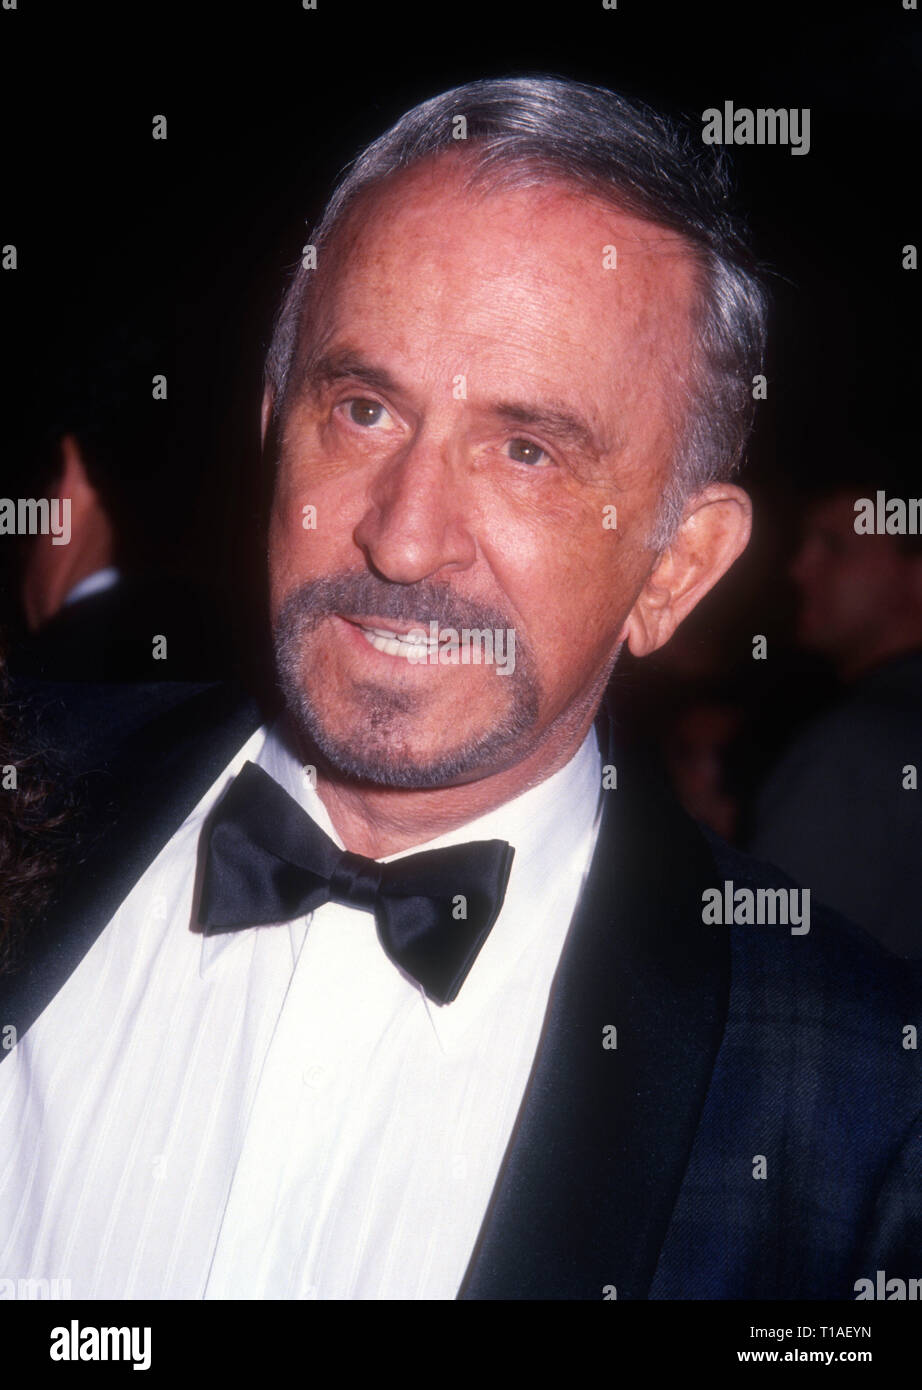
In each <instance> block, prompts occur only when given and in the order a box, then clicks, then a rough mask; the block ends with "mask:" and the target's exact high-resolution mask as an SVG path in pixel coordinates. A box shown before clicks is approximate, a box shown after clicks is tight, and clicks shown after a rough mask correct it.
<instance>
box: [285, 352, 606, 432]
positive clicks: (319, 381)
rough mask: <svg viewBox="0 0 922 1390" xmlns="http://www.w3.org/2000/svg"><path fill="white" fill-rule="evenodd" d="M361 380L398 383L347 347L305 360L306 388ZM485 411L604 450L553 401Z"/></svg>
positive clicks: (384, 387)
mask: <svg viewBox="0 0 922 1390" xmlns="http://www.w3.org/2000/svg"><path fill="white" fill-rule="evenodd" d="M344 380H350V381H360V382H362V383H364V385H366V386H368V387H370V389H371V390H373V391H381V392H384V393H386V394H391V395H396V394H399V393H400V387H399V384H398V383H397V382H396V381H395V379H394V378H393V377H392V376H391V374H390V372H388V371H386V370H385V369H384V368H383V367H376V366H374V365H373V364H372V363H370V362H366V361H365V360H364V358H362V357H360V356H359V355H358V354H357V353H355V352H352V351H351V350H349V349H344V350H343V351H341V352H320V353H318V354H317V355H316V356H314V357H312V358H309V359H308V361H307V362H306V363H305V367H304V374H303V381H304V384H305V386H306V387H307V389H308V390H313V391H317V390H322V389H323V388H324V387H328V386H332V385H335V383H336V382H338V381H344ZM485 409H486V412H487V413H489V414H491V415H495V416H496V417H497V418H498V419H500V420H504V421H507V422H509V423H510V424H513V425H522V426H524V427H525V428H526V429H533V430H537V431H539V432H540V433H543V434H546V435H549V436H550V437H551V438H553V439H556V440H558V441H559V442H560V443H561V444H565V445H569V446H570V447H572V448H575V449H577V450H579V451H580V452H582V453H585V454H591V455H593V456H595V457H596V458H599V457H601V455H602V454H604V453H605V447H604V443H603V441H602V440H601V439H600V438H599V436H598V434H597V433H596V432H595V430H593V429H592V427H591V426H590V425H589V424H588V422H587V421H586V420H584V419H583V418H582V417H581V416H580V415H577V414H575V413H574V412H573V411H570V410H565V409H563V408H561V407H558V406H557V405H556V404H550V405H532V404H530V403H527V402H518V401H492V402H490V403H489V404H488V405H487V406H486V407H485Z"/></svg>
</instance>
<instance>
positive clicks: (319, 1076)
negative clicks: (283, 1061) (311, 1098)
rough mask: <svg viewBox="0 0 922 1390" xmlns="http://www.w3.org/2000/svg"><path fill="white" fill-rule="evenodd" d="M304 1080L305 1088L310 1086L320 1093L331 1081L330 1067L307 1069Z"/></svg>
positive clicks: (317, 1066)
mask: <svg viewBox="0 0 922 1390" xmlns="http://www.w3.org/2000/svg"><path fill="white" fill-rule="evenodd" d="M303 1079H304V1084H305V1086H310V1087H311V1089H312V1090H314V1091H319V1090H320V1088H321V1087H322V1086H325V1085H326V1084H327V1081H328V1080H329V1079H330V1069H329V1067H323V1066H320V1065H319V1064H317V1065H315V1066H312V1067H305V1069H304V1073H303Z"/></svg>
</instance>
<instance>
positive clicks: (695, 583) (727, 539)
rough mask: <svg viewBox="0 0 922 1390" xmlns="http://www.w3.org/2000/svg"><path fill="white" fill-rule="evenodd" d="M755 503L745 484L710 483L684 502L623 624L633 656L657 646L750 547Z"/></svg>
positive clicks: (667, 637) (624, 635)
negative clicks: (676, 524)
mask: <svg viewBox="0 0 922 1390" xmlns="http://www.w3.org/2000/svg"><path fill="white" fill-rule="evenodd" d="M751 531H752V503H751V502H750V500H749V495H748V494H747V493H745V492H743V490H742V488H739V487H734V486H733V485H732V484H730V483H712V484H711V485H710V486H709V487H706V488H704V490H703V491H702V492H699V493H697V494H696V495H695V496H694V497H692V498H691V499H690V500H689V502H688V503H687V504H686V507H685V511H684V513H683V516H682V521H681V524H680V525H679V529H678V531H677V532H676V535H675V536H674V537H673V540H672V542H671V543H670V545H669V546H668V548H667V549H666V550H664V551H663V553H662V555H661V556H660V558H659V559H658V561H657V562H656V565H655V567H654V569H653V570H652V571H651V573H650V574H649V576H648V578H647V581H646V583H645V584H644V586H643V588H642V589H641V591H640V594H639V596H638V598H637V601H636V602H635V604H634V607H633V608H632V609H631V611H630V613H629V614H628V617H627V621H626V622H625V625H624V628H623V629H622V634H621V635H622V640H626V641H627V644H628V647H629V648H630V650H631V652H633V654H634V656H648V655H649V654H650V652H655V651H656V650H657V648H658V647H661V646H663V644H664V643H665V642H668V641H669V638H670V637H671V636H672V634H673V633H674V632H675V630H676V628H677V627H678V626H679V623H680V622H682V620H683V618H686V617H687V616H688V614H689V613H690V612H691V611H692V609H693V608H694V607H695V605H696V604H697V603H699V602H700V601H701V599H703V598H704V595H705V594H706V593H707V592H708V590H709V589H712V588H713V587H714V585H715V584H716V583H717V581H718V579H720V578H721V576H722V575H723V574H725V573H726V571H727V570H728V569H729V568H730V566H731V565H732V564H733V561H734V560H735V559H736V558H737V556H738V555H741V554H742V552H743V551H744V550H745V549H746V546H747V544H748V542H749V536H750V534H751Z"/></svg>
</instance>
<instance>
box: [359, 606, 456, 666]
mask: <svg viewBox="0 0 922 1390" xmlns="http://www.w3.org/2000/svg"><path fill="white" fill-rule="evenodd" d="M337 617H340V618H342V620H343V622H346V623H348V624H349V626H350V627H353V628H355V629H356V631H357V632H360V633H361V635H362V636H363V637H364V638H365V641H366V642H367V643H368V645H369V646H370V647H374V649H375V651H376V652H381V653H383V654H384V655H385V656H398V657H403V659H404V660H405V661H414V662H424V661H425V660H426V659H427V658H428V656H429V654H430V652H433V651H437V650H438V646H439V643H438V637H437V636H436V638H435V640H432V638H431V637H430V636H429V633H428V630H427V625H425V624H423V623H422V622H419V621H417V622H414V623H397V622H393V621H392V620H389V619H387V618H354V617H351V618H346V617H344V615H343V614H341V613H340V614H337Z"/></svg>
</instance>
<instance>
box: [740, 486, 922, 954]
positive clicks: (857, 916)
mask: <svg viewBox="0 0 922 1390" xmlns="http://www.w3.org/2000/svg"><path fill="white" fill-rule="evenodd" d="M916 490H917V491H918V489H916ZM878 491H883V492H884V494H885V496H886V497H887V498H891V497H900V498H902V499H903V500H905V501H908V499H909V493H908V491H907V489H906V487H905V484H901V483H900V482H897V483H896V486H894V487H891V488H887V487H884V488H882V485H881V481H880V479H879V478H878V479H871V480H859V481H858V482H857V483H851V484H850V483H829V484H827V485H826V487H825V489H824V490H822V491H820V492H818V493H817V495H815V496H814V497H813V499H812V501H811V503H810V505H809V506H808V509H807V512H806V516H805V521H804V526H803V532H802V538H801V542H800V545H799V548H798V549H797V551H796V553H795V555H794V558H793V560H792V563H791V566H790V575H791V578H792V580H793V582H794V585H795V586H796V590H797V595H798V600H799V604H798V615H797V638H798V641H799V642H800V643H801V645H802V646H803V647H804V648H805V649H806V650H808V651H810V652H814V653H818V654H820V655H821V656H823V657H824V658H825V659H826V660H827V661H828V663H829V664H830V666H831V668H832V670H833V672H834V674H835V676H836V678H837V680H838V682H839V694H838V696H837V697H836V698H835V700H834V701H833V702H832V703H831V705H830V706H829V707H828V708H827V709H826V710H825V711H824V712H823V713H821V714H820V715H818V716H817V717H816V718H814V719H813V720H812V721H811V722H810V723H809V724H808V725H807V726H806V727H805V728H804V729H802V730H801V731H800V732H799V734H798V735H797V736H796V737H795V738H794V740H793V741H792V742H791V744H790V746H789V747H788V748H787V750H786V752H785V753H784V754H783V756H782V757H781V759H780V760H779V762H778V763H777V765H776V767H775V768H774V770H773V771H772V772H771V774H770V775H769V777H768V778H767V780H766V782H765V784H764V787H763V788H762V791H761V793H760V795H759V796H758V798H757V802H756V807H755V815H754V830H753V835H752V840H751V845H750V848H751V849H752V851H753V853H755V854H756V855H758V856H759V857H760V858H763V859H767V860H770V861H772V862H774V863H775V864H777V865H779V867H780V868H782V869H784V870H785V871H786V872H787V873H789V874H790V875H791V876H792V877H793V878H795V879H796V880H797V881H798V882H800V883H804V884H809V885H810V886H811V888H812V889H813V891H814V892H815V893H816V896H817V897H820V898H822V899H824V900H825V901H826V902H828V903H829V904H830V905H831V906H833V907H835V908H837V909H838V910H839V911H840V912H841V913H843V915H845V916H848V917H850V918H851V919H852V921H855V922H858V923H859V924H860V925H861V926H863V927H864V928H865V929H866V930H867V931H869V932H871V933H872V934H873V935H874V936H876V937H877V938H878V939H879V940H880V941H881V942H882V943H883V944H884V945H885V946H886V947H888V948H889V949H890V950H892V951H894V952H896V953H897V954H898V955H905V956H922V803H920V799H919V798H920V795H922V793H920V792H919V791H918V790H917V784H918V770H919V767H920V764H922V536H919V535H912V534H899V533H896V534H887V533H886V532H884V533H882V534H879V533H877V531H876V530H875V531H873V532H872V533H870V534H865V533H863V532H862V531H861V530H856V523H857V524H858V525H859V526H861V525H863V521H862V518H863V516H864V515H865V514H866V513H867V511H868V508H867V506H866V505H865V504H864V502H863V501H862V499H867V500H868V501H869V502H871V503H873V504H874V510H875V513H876V510H877V493H878ZM898 524H899V521H898V518H897V517H896V516H895V514H894V520H893V521H892V522H891V525H892V526H894V527H895V526H896V525H898Z"/></svg>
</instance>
